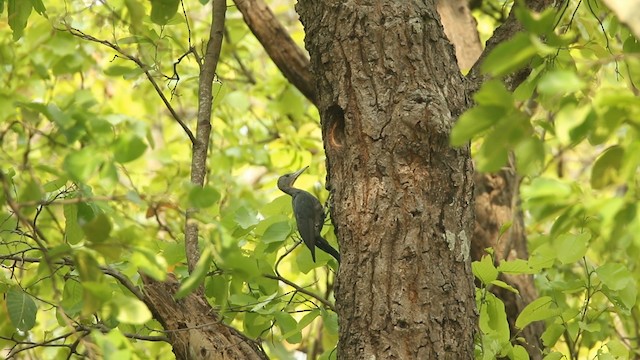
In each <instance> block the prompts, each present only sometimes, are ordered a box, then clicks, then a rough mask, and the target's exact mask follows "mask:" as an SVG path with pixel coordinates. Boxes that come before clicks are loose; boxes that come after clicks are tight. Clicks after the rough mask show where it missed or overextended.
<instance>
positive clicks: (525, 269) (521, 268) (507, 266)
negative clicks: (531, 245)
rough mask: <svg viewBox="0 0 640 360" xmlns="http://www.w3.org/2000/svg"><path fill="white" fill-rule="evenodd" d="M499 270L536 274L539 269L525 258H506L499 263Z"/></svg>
mask: <svg viewBox="0 0 640 360" xmlns="http://www.w3.org/2000/svg"><path fill="white" fill-rule="evenodd" d="M498 271H500V272H501V273H506V274H535V273H537V271H535V269H533V268H532V267H531V266H529V262H528V261H527V260H524V259H515V260H505V261H502V262H500V265H498Z"/></svg>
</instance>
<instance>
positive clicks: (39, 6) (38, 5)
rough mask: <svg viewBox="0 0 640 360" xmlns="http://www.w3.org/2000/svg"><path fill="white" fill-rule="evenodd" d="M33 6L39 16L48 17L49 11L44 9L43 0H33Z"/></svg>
mask: <svg viewBox="0 0 640 360" xmlns="http://www.w3.org/2000/svg"><path fill="white" fill-rule="evenodd" d="M31 5H33V9H34V10H35V11H36V12H37V13H38V14H40V15H42V16H44V17H47V9H46V8H45V7H44V4H43V3H42V0H31Z"/></svg>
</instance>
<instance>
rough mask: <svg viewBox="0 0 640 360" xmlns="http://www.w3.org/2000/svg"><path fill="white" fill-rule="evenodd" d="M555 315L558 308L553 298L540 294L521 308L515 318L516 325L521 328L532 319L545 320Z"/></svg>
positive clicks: (532, 320)
mask: <svg viewBox="0 0 640 360" xmlns="http://www.w3.org/2000/svg"><path fill="white" fill-rule="evenodd" d="M557 315H558V309H557V308H556V306H555V305H554V303H553V299H552V298H551V297H550V296H542V297H540V298H538V299H535V300H534V301H532V302H531V303H529V304H528V305H527V306H525V308H524V309H522V312H520V315H518V318H517V319H516V327H517V328H518V329H523V328H524V327H525V326H527V325H529V324H531V323H532V322H534V321H540V320H546V319H549V318H551V317H554V316H557Z"/></svg>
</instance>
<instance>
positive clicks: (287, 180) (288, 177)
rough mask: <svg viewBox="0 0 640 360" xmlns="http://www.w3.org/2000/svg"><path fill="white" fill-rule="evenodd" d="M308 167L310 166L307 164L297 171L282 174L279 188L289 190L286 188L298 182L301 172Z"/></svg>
mask: <svg viewBox="0 0 640 360" xmlns="http://www.w3.org/2000/svg"><path fill="white" fill-rule="evenodd" d="M308 168H309V167H308V166H305V167H303V168H302V169H300V170H298V171H296V172H293V173H290V174H285V175H282V176H280V178H279V179H278V189H280V190H282V191H284V192H287V191H286V190H288V189H291V188H292V187H293V183H294V182H296V179H297V178H298V176H300V174H302V173H303V172H304V171H305V170H307V169H308Z"/></svg>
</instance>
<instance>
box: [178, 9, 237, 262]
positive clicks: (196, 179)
mask: <svg viewBox="0 0 640 360" xmlns="http://www.w3.org/2000/svg"><path fill="white" fill-rule="evenodd" d="M226 11H227V4H226V1H225V0H214V1H213V3H212V7H211V12H212V13H211V20H212V21H211V29H210V31H209V41H208V42H207V49H206V52H205V54H204V61H203V64H202V66H201V67H200V83H199V90H198V124H197V127H196V139H195V142H194V143H193V154H192V158H191V183H192V184H194V185H196V186H203V185H204V178H205V175H206V173H207V151H208V149H209V137H210V136H211V108H212V106H213V94H212V87H213V80H214V78H215V74H216V67H217V66H218V59H220V50H221V48H222V37H223V34H224V18H225V12H226ZM196 212H197V209H196V208H189V209H188V210H187V216H186V224H185V230H184V235H185V251H186V255H187V265H188V267H189V273H191V272H193V269H194V268H195V266H196V264H197V263H198V260H199V259H200V252H199V250H198V224H197V223H196V222H195V221H194V219H193V218H194V216H195V213H196Z"/></svg>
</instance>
